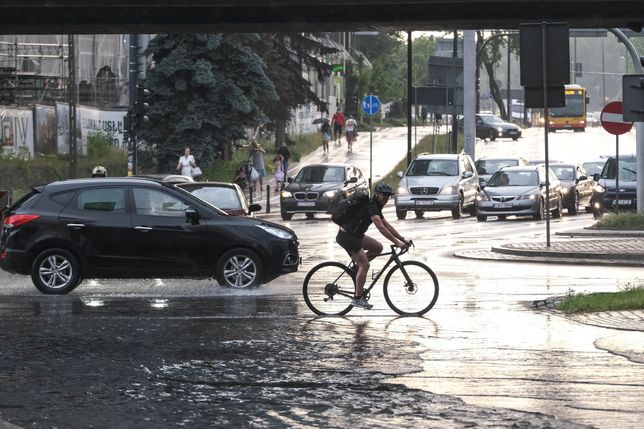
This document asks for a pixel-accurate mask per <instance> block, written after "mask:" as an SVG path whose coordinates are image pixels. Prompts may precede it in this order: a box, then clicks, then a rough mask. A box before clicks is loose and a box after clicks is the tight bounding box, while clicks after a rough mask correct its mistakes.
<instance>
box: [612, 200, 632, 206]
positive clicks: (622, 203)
mask: <svg viewBox="0 0 644 429" xmlns="http://www.w3.org/2000/svg"><path fill="white" fill-rule="evenodd" d="M613 204H617V205H620V206H630V205H631V204H632V201H631V200H613Z"/></svg>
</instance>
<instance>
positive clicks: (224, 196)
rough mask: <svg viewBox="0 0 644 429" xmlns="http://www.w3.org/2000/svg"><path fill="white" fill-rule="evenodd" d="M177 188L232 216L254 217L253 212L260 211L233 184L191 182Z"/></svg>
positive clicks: (259, 206)
mask: <svg viewBox="0 0 644 429" xmlns="http://www.w3.org/2000/svg"><path fill="white" fill-rule="evenodd" d="M177 186H178V187H180V188H181V189H185V190H186V191H188V192H190V193H191V194H192V195H194V196H196V197H198V198H201V199H202V200H204V201H206V202H207V203H210V204H212V205H213V206H215V207H217V208H219V209H221V210H223V211H225V212H226V213H228V214H229V215H232V216H251V217H255V212H258V211H260V210H261V209H262V206H261V205H260V204H257V203H253V204H250V203H249V202H248V199H247V198H246V195H244V193H243V192H242V190H241V188H240V187H239V186H238V185H236V184H234V183H225V182H193V183H180V184H177Z"/></svg>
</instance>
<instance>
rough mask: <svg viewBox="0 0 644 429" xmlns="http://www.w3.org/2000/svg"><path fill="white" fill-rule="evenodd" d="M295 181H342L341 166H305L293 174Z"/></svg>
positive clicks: (342, 172)
mask: <svg viewBox="0 0 644 429" xmlns="http://www.w3.org/2000/svg"><path fill="white" fill-rule="evenodd" d="M295 181H296V182H305V183H321V182H342V181H344V168H343V167H325V166H315V167H305V168H303V169H301V170H300V172H299V173H298V174H297V176H295Z"/></svg>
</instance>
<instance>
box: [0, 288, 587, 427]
mask: <svg viewBox="0 0 644 429" xmlns="http://www.w3.org/2000/svg"><path fill="white" fill-rule="evenodd" d="M162 301H163V300H141V299H138V298H137V299H117V298H114V299H104V300H101V301H100V302H97V300H87V299H86V300H83V299H79V297H77V296H76V297H73V296H69V297H42V298H40V299H30V298H19V297H18V298H13V299H3V302H2V304H1V306H0V320H1V322H2V326H3V331H4V333H3V335H2V337H3V344H4V345H5V346H4V347H3V349H2V353H0V383H2V386H3V388H2V390H1V391H0V412H1V415H2V418H3V419H4V420H6V421H7V422H8V423H10V424H11V425H17V426H20V427H36V428H54V427H68V428H77V427H78V428H80V427H99V428H100V427H106V428H107V427H121V428H127V427H175V426H176V427H182V426H183V427H271V428H287V427H288V428H291V427H333V428H345V427H349V426H350V427H356V428H392V427H440V428H462V427H508V428H517V427H520V428H576V427H585V426H583V425H578V424H575V423H573V422H571V421H566V420H560V419H556V418H555V417H552V416H549V415H547V414H542V413H530V412H523V411H518V410H512V409H503V408H490V407H479V406H476V405H471V404H467V403H466V402H464V401H463V400H461V399H458V398H456V397H454V396H450V395H439V394H434V393H431V392H428V391H425V390H422V389H417V388H414V387H413V386H412V387H410V386H407V385H406V384H414V383H415V382H418V381H422V379H423V377H426V376H427V371H428V369H429V368H424V365H423V359H422V358H421V354H423V353H431V347H428V346H427V345H423V344H419V343H417V342H414V341H412V342H410V341H409V340H408V339H406V335H407V333H408V332H409V331H410V330H412V331H418V330H424V331H425V336H426V337H427V338H428V339H437V337H436V336H437V332H436V326H434V324H433V323H432V321H431V320H428V319H423V318H394V317H375V318H370V319H365V318H363V317H358V318H312V317H302V316H296V315H295V314H297V313H298V312H297V310H296V308H295V307H297V304H296V303H295V302H294V300H293V299H292V298H279V297H271V298H257V297H254V298H252V297H225V298H220V299H205V300H199V301H196V300H194V299H172V300H166V301H165V302H162ZM7 344H10V345H11V346H10V347H7V346H6V345H7ZM444 358H449V357H448V356H445V357H444ZM430 372H433V371H430ZM481 375H482V374H479V377H480V376H481ZM479 377H476V378H473V379H472V381H473V382H477V379H478V380H480V378H479ZM406 378H407V379H408V380H406ZM396 380H397V381H398V382H395V381H396ZM401 381H402V382H404V384H401Z"/></svg>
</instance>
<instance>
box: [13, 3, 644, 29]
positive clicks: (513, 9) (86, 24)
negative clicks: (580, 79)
mask: <svg viewBox="0 0 644 429" xmlns="http://www.w3.org/2000/svg"><path fill="white" fill-rule="evenodd" d="M541 21H550V22H555V21H563V22H568V23H569V24H570V27H571V28H601V27H603V28H606V27H617V28H624V27H628V28H631V29H635V30H638V29H640V28H641V26H642V23H643V22H644V1H640V0H324V1H320V2H314V1H307V0H263V1H262V0H0V33H2V34H56V33H65V34H68V33H76V34H78V33H91V34H96V33H160V32H229V31H240V32H249V31H258V32H275V31H357V30H405V31H419V30H456V29H458V30H464V29H493V28H494V29H503V28H518V26H519V24H520V23H524V22H541Z"/></svg>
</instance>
